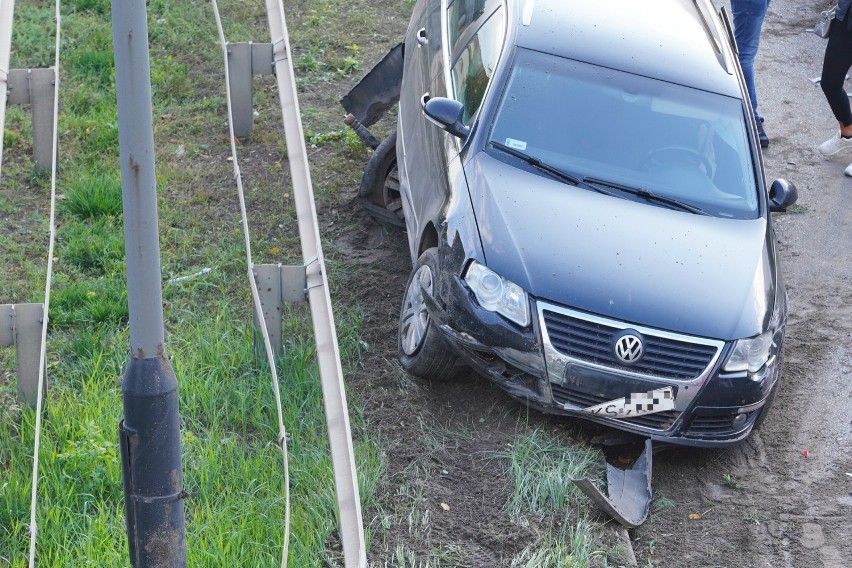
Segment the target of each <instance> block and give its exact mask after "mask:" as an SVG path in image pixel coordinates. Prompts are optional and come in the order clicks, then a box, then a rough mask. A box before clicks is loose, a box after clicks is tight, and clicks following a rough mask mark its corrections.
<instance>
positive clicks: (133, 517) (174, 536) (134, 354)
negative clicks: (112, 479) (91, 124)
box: [112, 0, 186, 568]
mask: <svg viewBox="0 0 852 568" xmlns="http://www.w3.org/2000/svg"><path fill="white" fill-rule="evenodd" d="M112 31H113V47H114V50H115V90H116V95H117V102H118V142H119V159H120V162H121V190H122V202H123V214H124V238H125V256H126V263H127V298H128V304H129V311H130V362H129V364H128V366H127V370H126V371H125V375H124V380H123V381H122V384H121V390H122V395H123V396H122V399H123V407H124V419H123V420H122V421H121V423H120V424H119V439H120V448H121V461H122V474H123V478H124V504H125V514H126V517H127V538H128V546H129V552H130V561H131V564H132V565H133V566H134V567H137V568H149V567H150V568H153V567H161V566H168V567H183V566H186V535H185V526H184V525H185V519H184V508H183V499H184V498H185V497H186V492H185V491H184V489H183V468H182V464H181V446H180V417H179V414H178V390H177V389H178V384H177V378H176V377H175V374H174V371H173V370H172V367H171V364H170V363H169V359H168V357H167V356H166V350H165V330H164V325H163V289H162V284H161V279H162V272H161V267H160V242H159V235H158V220H157V180H156V175H155V168H154V129H153V118H152V117H153V114H152V106H151V68H150V60H149V55H148V22H147V10H146V6H145V0H112Z"/></svg>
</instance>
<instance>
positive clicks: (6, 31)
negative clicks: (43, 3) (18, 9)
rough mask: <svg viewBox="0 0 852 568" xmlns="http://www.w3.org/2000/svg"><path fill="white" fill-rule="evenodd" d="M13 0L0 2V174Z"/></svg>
mask: <svg viewBox="0 0 852 568" xmlns="http://www.w3.org/2000/svg"><path fill="white" fill-rule="evenodd" d="M14 12H15V1H14V0H0V172H2V171H3V132H4V129H5V128H6V92H7V90H8V87H9V85H8V83H9V57H10V54H11V51H12V14H13V13H14Z"/></svg>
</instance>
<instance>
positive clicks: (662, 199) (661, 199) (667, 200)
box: [582, 177, 708, 215]
mask: <svg viewBox="0 0 852 568" xmlns="http://www.w3.org/2000/svg"><path fill="white" fill-rule="evenodd" d="M582 181H583V182H585V183H587V184H589V185H590V186H592V187H600V186H603V187H607V188H611V189H615V190H618V191H622V192H624V193H629V194H630V195H635V196H637V197H641V198H642V199H644V200H646V201H653V202H655V203H662V204H663V205H669V206H671V207H673V208H675V209H680V210H681V211H688V212H689V213H695V214H696V215H708V213H707V212H705V211H704V210H703V209H701V208H700V207H696V206H695V205H690V204H689V203H684V202H683V201H680V200H678V199H675V198H673V197H667V196H665V195H658V194H656V193H653V192H650V191H648V190H647V189H640V188H635V187H629V186H626V185H621V184H620V183H615V182H611V181H605V180H602V179H597V178H592V177H585V178H583V180H582Z"/></svg>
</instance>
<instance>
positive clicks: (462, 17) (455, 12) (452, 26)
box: [447, 0, 494, 50]
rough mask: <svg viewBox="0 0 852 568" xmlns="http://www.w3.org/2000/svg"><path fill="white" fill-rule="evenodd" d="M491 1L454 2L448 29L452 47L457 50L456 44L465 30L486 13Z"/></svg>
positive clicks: (451, 6)
mask: <svg viewBox="0 0 852 568" xmlns="http://www.w3.org/2000/svg"><path fill="white" fill-rule="evenodd" d="M493 3H494V2H493V1H489V0H454V1H453V2H452V3H451V4H450V6H449V8H447V11H448V15H449V18H448V27H449V41H450V47H451V48H452V49H453V50H455V48H456V47H457V45H456V42H457V41H458V40H459V38H460V37H461V36H462V35H464V31H465V29H466V28H467V27H468V26H470V25H471V24H473V23H474V22H476V20H478V19H479V18H480V17H481V16H482V15H483V14H484V13H485V11H486V7H489V6H487V5H490V4H493Z"/></svg>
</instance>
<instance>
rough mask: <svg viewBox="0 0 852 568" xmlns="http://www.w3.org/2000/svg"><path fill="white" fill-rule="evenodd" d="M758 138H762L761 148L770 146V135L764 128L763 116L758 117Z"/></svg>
mask: <svg viewBox="0 0 852 568" xmlns="http://www.w3.org/2000/svg"><path fill="white" fill-rule="evenodd" d="M757 138H758V139H759V140H760V147H761V148H769V136H767V135H766V131H765V130H764V129H763V117H762V116H761V117H760V118H758V119H757Z"/></svg>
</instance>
